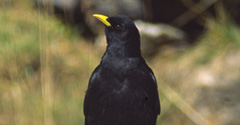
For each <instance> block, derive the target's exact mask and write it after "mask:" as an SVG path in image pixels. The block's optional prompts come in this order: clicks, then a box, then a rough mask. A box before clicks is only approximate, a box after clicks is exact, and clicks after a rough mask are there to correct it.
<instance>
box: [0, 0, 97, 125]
mask: <svg viewBox="0 0 240 125" xmlns="http://www.w3.org/2000/svg"><path fill="white" fill-rule="evenodd" d="M29 6H30V4H25V3H22V2H14V3H10V4H9V5H7V6H5V5H4V6H1V7H0V11H1V13H0V29H1V30H0V60H1V61H0V102H1V103H0V124H23V125H25V124H43V123H52V124H63V125H66V124H83V118H84V117H83V110H82V107H83V97H84V93H85V90H86V87H87V84H88V79H89V77H90V74H91V72H92V71H93V69H94V67H95V66H96V65H97V63H98V62H99V60H100V57H95V55H96V53H94V51H93V49H92V47H91V45H88V44H86V42H84V40H83V39H81V38H80V37H79V36H78V35H77V33H72V32H71V30H70V28H68V27H67V26H65V25H63V24H62V23H61V22H60V21H58V20H57V19H54V18H53V17H49V16H48V15H46V14H43V13H40V12H38V11H37V10H34V9H32V8H31V7H29Z"/></svg>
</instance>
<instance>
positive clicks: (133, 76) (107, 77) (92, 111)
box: [84, 14, 160, 125]
mask: <svg viewBox="0 0 240 125" xmlns="http://www.w3.org/2000/svg"><path fill="white" fill-rule="evenodd" d="M93 16H94V17H96V18H98V19H99V20H100V21H101V22H103V23H104V24H105V25H106V29H105V34H106V38H107V50H106V52H105V53H104V55H103V57H102V60H101V62H100V64H99V65H98V66H97V68H96V69H95V70H94V72H93V73H92V76H91V78H90V80H89V85H88V89H87V92H86V96H85V100H84V115H85V125H155V124H156V120H157V116H158V115H159V114H160V103H159V97H158V90H157V82H156V79H155V76H154V74H153V72H152V70H151V69H150V68H149V67H148V65H147V64H146V62H145V60H144V59H143V57H142V56H141V51H140V35H139V32H138V29H137V27H136V26H135V24H134V23H133V21H132V20H130V19H129V18H128V17H127V16H124V15H119V16H114V17H107V16H104V15H99V14H94V15H93Z"/></svg>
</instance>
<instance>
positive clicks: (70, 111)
mask: <svg viewBox="0 0 240 125" xmlns="http://www.w3.org/2000/svg"><path fill="white" fill-rule="evenodd" d="M94 13H98V14H104V15H108V16H114V15H118V14H124V15H127V16H129V17H130V18H131V19H133V20H135V23H136V25H137V27H138V29H139V30H140V34H141V40H142V41H141V47H142V54H143V56H144V57H145V59H146V61H147V63H148V64H149V66H150V67H151V68H152V69H153V71H154V73H155V75H156V78H157V81H158V89H159V95H160V100H161V107H162V112H161V115H160V117H158V122H157V125H239V124H240V119H239V118H240V98H239V96H240V91H239V89H240V27H239V24H240V1H239V0H171V1H169V0H131V1H129V0H118V1H117V0H115V1H114V0H0V124H1V125H12V124H16V125H32V124H33V125H42V124H45V125H75V124H76V125H77V124H78V125H84V115H83V99H84V95H85V92H86V89H87V85H88V80H89V78H90V75H91V73H92V71H93V70H94V68H95V67H96V66H97V65H98V64H99V62H100V60H101V57H102V55H103V53H104V51H105V47H106V42H105V36H104V26H103V25H102V24H101V23H100V22H99V21H98V20H97V19H95V18H93V17H92V14H94Z"/></svg>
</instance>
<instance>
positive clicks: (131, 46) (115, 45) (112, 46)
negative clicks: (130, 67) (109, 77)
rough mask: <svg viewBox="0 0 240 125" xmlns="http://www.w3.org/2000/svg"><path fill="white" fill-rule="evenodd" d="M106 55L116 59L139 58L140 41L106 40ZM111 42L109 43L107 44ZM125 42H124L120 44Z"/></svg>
mask: <svg viewBox="0 0 240 125" xmlns="http://www.w3.org/2000/svg"><path fill="white" fill-rule="evenodd" d="M107 41H108V45H107V49H106V52H105V53H106V54H108V55H111V56H116V57H118V58H119V57H126V58H128V57H141V50H140V40H139V39H128V40H126V39H125V40H119V41H118V40H112V39H108V40H107ZM109 41H111V42H109ZM122 41H125V42H122Z"/></svg>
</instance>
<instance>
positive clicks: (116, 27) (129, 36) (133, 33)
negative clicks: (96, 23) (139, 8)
mask: <svg viewBox="0 0 240 125" xmlns="http://www.w3.org/2000/svg"><path fill="white" fill-rule="evenodd" d="M93 16H94V17H96V18H97V19H99V20H100V21H101V22H102V23H103V24H105V26H106V29H105V34H106V37H107V42H108V44H111V43H110V42H117V43H118V44H125V42H126V43H129V42H133V43H135V42H138V43H140V35H139V32H138V29H137V27H136V26H135V24H134V23H133V21H132V20H131V19H129V18H128V17H127V16H124V15H118V16H114V17H107V16H104V15H100V14H94V15H93ZM138 43H137V44H138ZM135 44H136V43H135Z"/></svg>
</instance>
